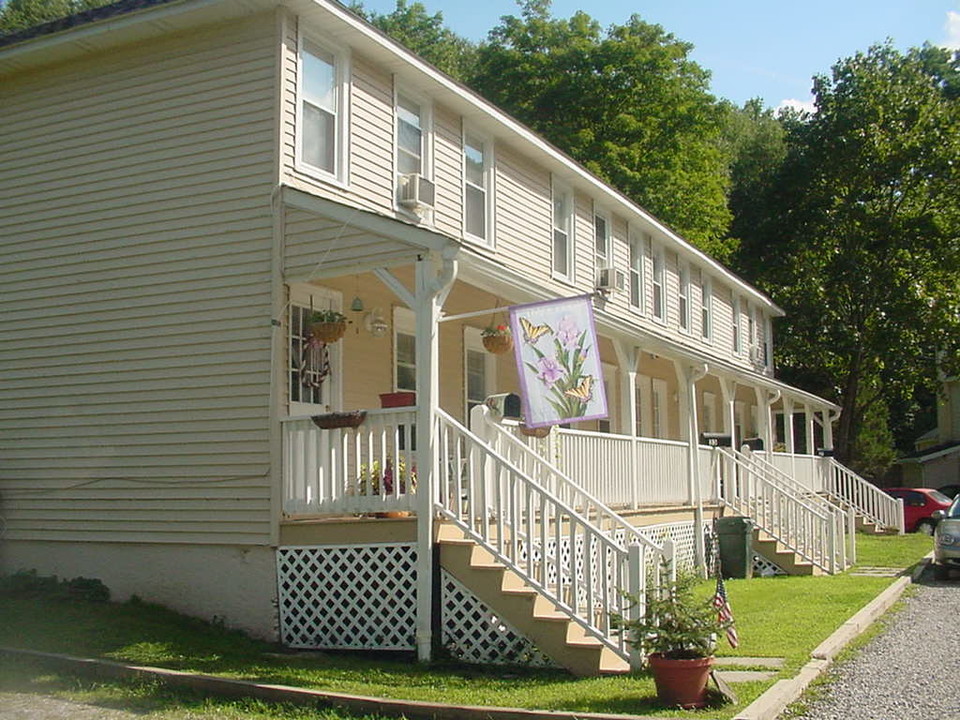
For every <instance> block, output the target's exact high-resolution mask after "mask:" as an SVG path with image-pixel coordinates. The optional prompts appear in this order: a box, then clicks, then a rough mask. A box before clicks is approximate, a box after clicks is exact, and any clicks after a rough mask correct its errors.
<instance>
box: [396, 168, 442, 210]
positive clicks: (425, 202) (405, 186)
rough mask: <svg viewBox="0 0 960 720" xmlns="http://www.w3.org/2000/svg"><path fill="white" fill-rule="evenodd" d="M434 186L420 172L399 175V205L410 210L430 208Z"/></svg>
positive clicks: (434, 192) (434, 193)
mask: <svg viewBox="0 0 960 720" xmlns="http://www.w3.org/2000/svg"><path fill="white" fill-rule="evenodd" d="M435 195H436V188H435V187H434V184H433V182H432V181H431V180H427V179H426V178H425V177H424V176H423V175H421V174H420V173H409V174H408V175H401V176H400V207H405V208H408V209H410V210H420V209H422V208H432V207H433V203H434V196H435Z"/></svg>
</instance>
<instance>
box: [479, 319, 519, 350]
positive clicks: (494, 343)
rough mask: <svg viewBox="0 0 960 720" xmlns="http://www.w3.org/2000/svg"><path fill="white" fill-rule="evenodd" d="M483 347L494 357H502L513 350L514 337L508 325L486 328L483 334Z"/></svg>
mask: <svg viewBox="0 0 960 720" xmlns="http://www.w3.org/2000/svg"><path fill="white" fill-rule="evenodd" d="M480 339H481V340H482V341H483V347H485V348H486V349H487V352H490V353H493V354H494V355H502V354H503V353H505V352H510V351H511V350H513V335H511V334H510V328H508V327H507V326H506V325H497V326H491V327H488V328H485V329H484V330H483V332H482V334H481V338H480Z"/></svg>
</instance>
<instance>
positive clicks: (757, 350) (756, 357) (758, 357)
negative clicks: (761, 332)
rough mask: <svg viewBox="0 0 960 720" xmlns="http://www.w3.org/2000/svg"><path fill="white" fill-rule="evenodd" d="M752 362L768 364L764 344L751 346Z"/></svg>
mask: <svg viewBox="0 0 960 720" xmlns="http://www.w3.org/2000/svg"><path fill="white" fill-rule="evenodd" d="M750 362H752V363H753V364H754V365H766V361H765V359H764V357H763V346H762V345H753V346H752V347H751V348H750Z"/></svg>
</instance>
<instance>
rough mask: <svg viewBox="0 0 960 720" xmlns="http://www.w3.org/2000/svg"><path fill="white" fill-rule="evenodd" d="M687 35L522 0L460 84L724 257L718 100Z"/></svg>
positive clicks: (723, 162) (636, 19)
mask: <svg viewBox="0 0 960 720" xmlns="http://www.w3.org/2000/svg"><path fill="white" fill-rule="evenodd" d="M690 50H691V46H690V45H689V44H688V43H684V42H681V41H679V40H677V39H676V38H675V37H674V36H673V35H671V34H669V33H667V32H666V31H664V29H663V28H662V27H660V26H659V25H652V24H649V23H646V22H644V21H643V20H641V19H640V17H639V16H636V15H634V16H632V17H631V18H630V19H629V20H628V21H627V22H626V23H625V24H623V25H612V26H611V27H609V28H608V29H606V30H602V29H601V27H600V25H599V23H597V21H595V20H593V19H592V18H591V17H590V16H589V15H587V14H586V13H584V12H577V13H576V14H574V15H573V16H572V17H571V18H569V19H556V18H553V17H551V15H550V2H549V0H526V2H523V3H521V16H520V17H516V16H512V15H511V16H505V17H503V18H501V21H500V24H499V25H498V26H497V27H495V28H494V29H493V30H492V31H491V32H490V35H489V40H488V41H487V42H486V43H483V44H481V46H480V47H479V49H478V51H477V63H476V68H475V71H474V72H473V73H472V74H471V75H470V76H469V77H468V78H467V82H468V84H469V85H470V86H471V87H473V88H474V89H476V90H477V91H478V92H480V93H481V94H482V95H484V96H485V97H487V98H488V99H489V100H490V101H491V102H493V103H494V104H496V105H498V106H499V107H501V108H503V109H504V110H506V111H507V112H508V113H510V114H511V115H513V116H514V117H516V118H518V119H519V120H521V121H522V122H524V123H526V124H527V125H529V126H530V127H531V128H533V129H534V130H535V131H536V132H538V133H539V134H541V135H543V136H544V137H545V138H546V139H547V140H549V141H550V142H552V143H553V144H555V145H556V146H557V147H559V148H560V149H561V150H563V151H564V152H566V153H568V154H569V155H570V156H571V157H573V158H574V159H575V160H578V161H579V162H580V163H582V164H583V165H585V166H586V167H587V169H589V170H590V171H591V172H593V173H594V174H596V175H597V176H598V177H600V178H602V179H603V180H606V181H607V182H609V183H610V184H612V185H613V186H614V187H616V188H618V189H619V190H620V191H621V192H623V193H624V194H625V195H627V196H628V197H629V198H630V199H632V200H633V201H635V202H637V203H638V204H639V205H641V206H643V207H644V208H646V209H647V210H649V211H651V212H652V213H654V214H655V215H656V216H657V217H658V218H660V219H661V220H663V221H664V222H666V223H667V224H668V225H670V226H672V227H673V228H674V229H675V230H677V231H678V232H679V233H680V234H682V235H683V236H684V237H686V238H687V239H689V240H691V241H692V242H694V243H695V244H697V245H699V246H700V247H701V248H703V249H704V250H706V251H707V252H711V253H713V254H714V255H715V256H717V257H720V258H723V257H726V256H728V255H729V250H730V245H729V243H728V242H726V241H724V240H723V238H724V236H725V232H726V228H727V224H728V222H729V219H730V215H729V211H728V210H727V207H726V197H725V191H726V182H727V173H726V164H727V161H726V156H725V153H724V148H723V144H722V139H721V129H722V121H723V112H722V111H721V110H720V108H719V106H718V105H717V104H716V103H715V101H714V99H713V97H712V96H710V94H709V93H708V92H707V87H708V81H709V73H708V72H707V71H705V70H704V69H703V68H701V67H700V66H699V65H697V64H696V63H694V62H693V61H692V60H690V59H689V57H688V55H689V53H690Z"/></svg>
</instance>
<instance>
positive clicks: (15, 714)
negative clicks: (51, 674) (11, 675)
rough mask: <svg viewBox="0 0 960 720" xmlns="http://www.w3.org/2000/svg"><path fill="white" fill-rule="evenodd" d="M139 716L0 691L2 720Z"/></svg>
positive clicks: (105, 719) (124, 718)
mask: <svg viewBox="0 0 960 720" xmlns="http://www.w3.org/2000/svg"><path fill="white" fill-rule="evenodd" d="M139 717H141V716H139V715H134V714H133V713H128V712H123V711H121V710H108V709H107V708H102V707H97V706H96V705H84V704H82V703H75V702H70V701H68V700H58V699H57V698H52V697H47V696H46V695H29V694H26V693H0V720H135V719H136V718H139Z"/></svg>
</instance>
